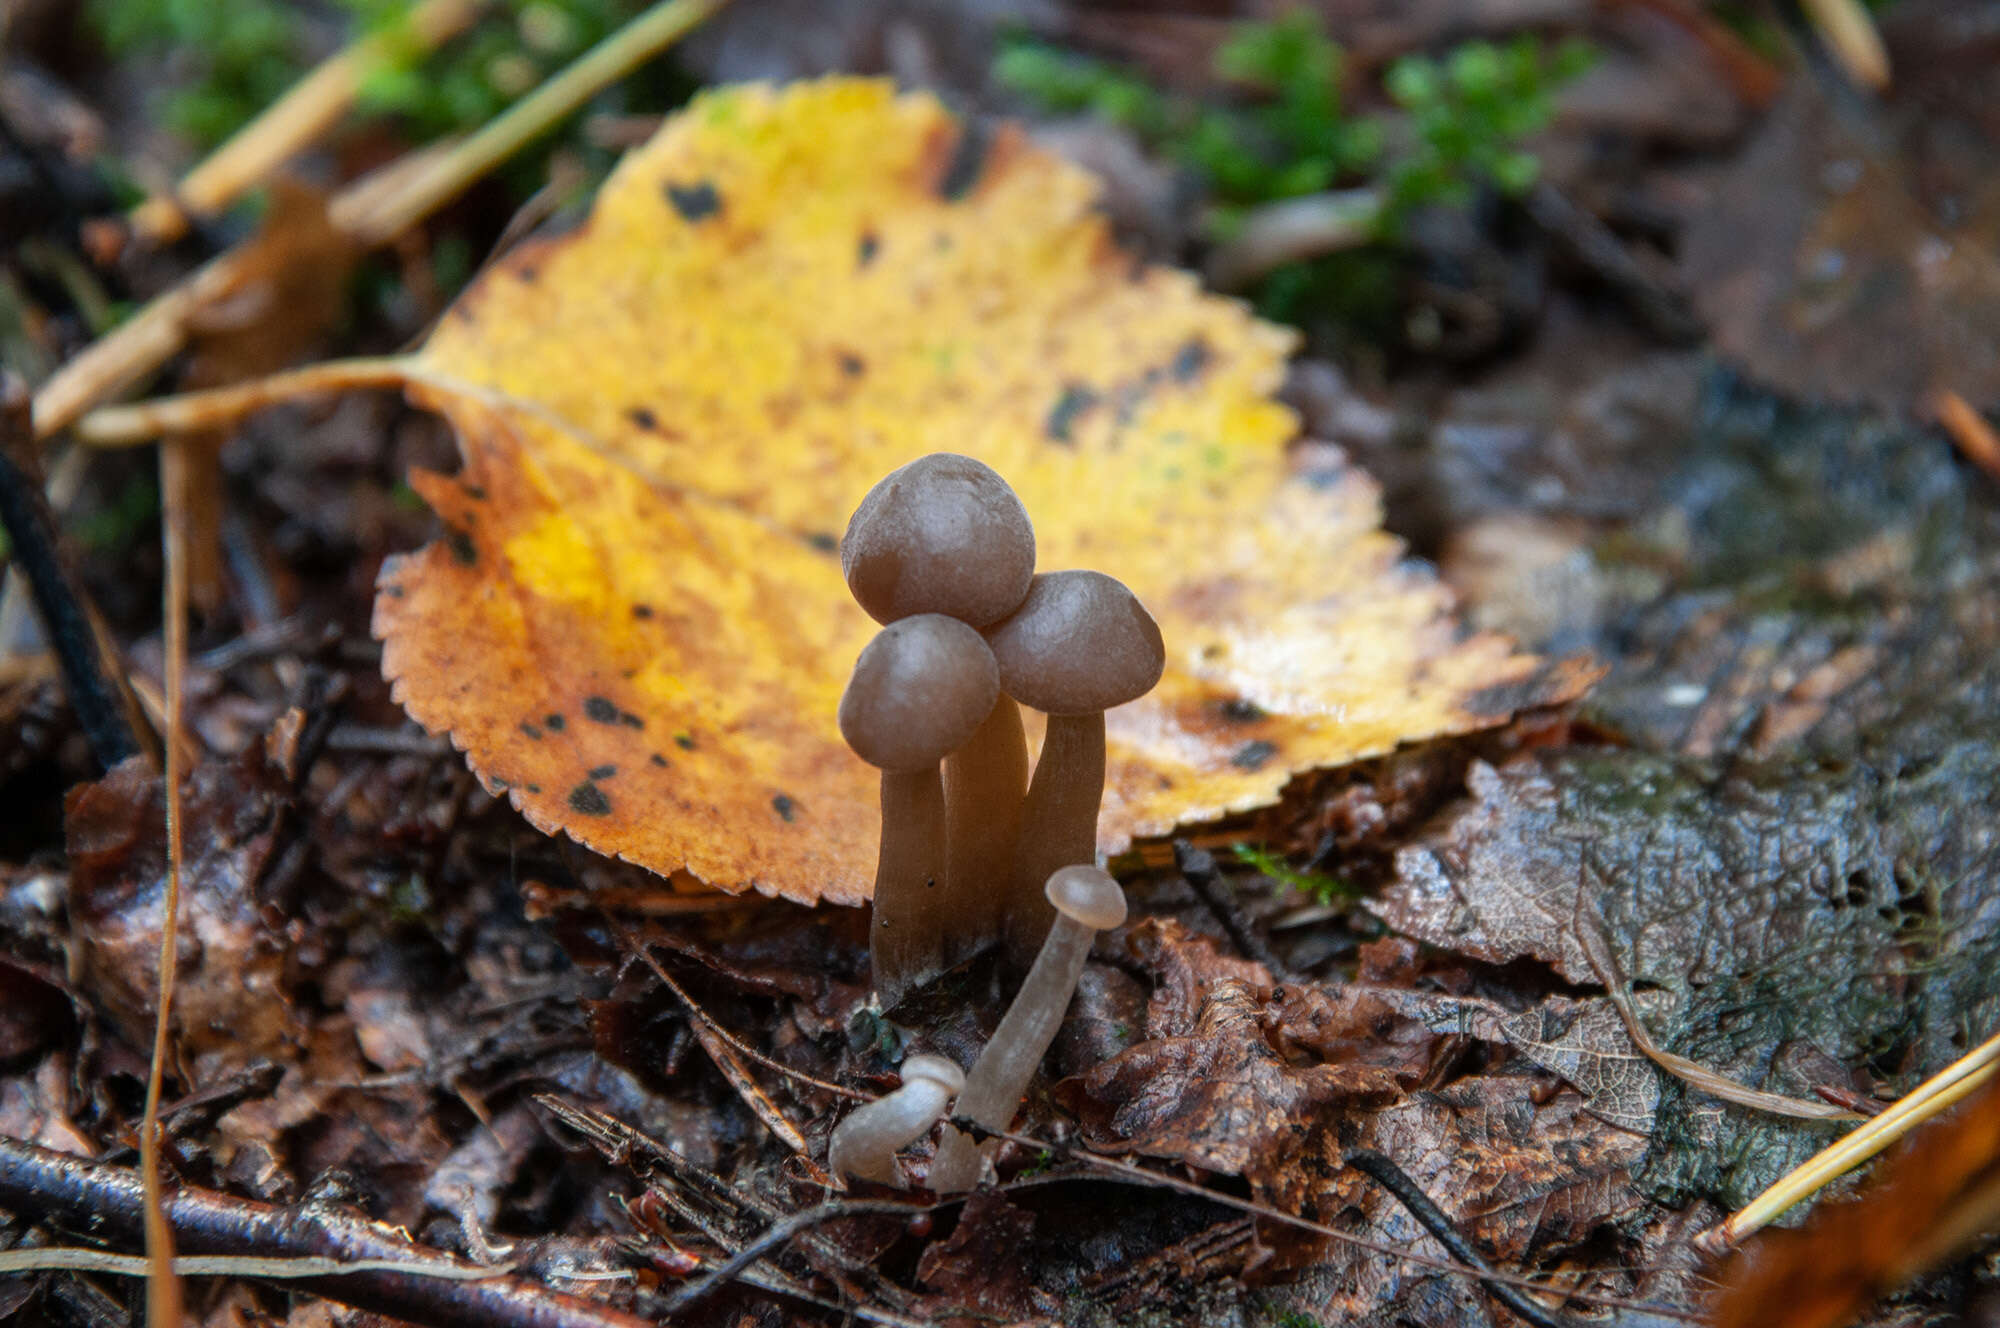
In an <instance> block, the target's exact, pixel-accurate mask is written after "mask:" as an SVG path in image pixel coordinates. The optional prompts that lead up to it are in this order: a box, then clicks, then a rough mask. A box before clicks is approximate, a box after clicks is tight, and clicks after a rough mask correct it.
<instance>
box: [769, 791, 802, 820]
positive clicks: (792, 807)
mask: <svg viewBox="0 0 2000 1328" xmlns="http://www.w3.org/2000/svg"><path fill="white" fill-rule="evenodd" d="M798 809H799V805H798V804H797V803H796V802H793V801H792V800H791V798H790V797H789V796H787V795H786V794H783V793H780V794H779V795H778V796H777V797H775V798H773V799H771V810H772V811H774V812H776V813H777V814H778V819H779V820H781V821H783V822H784V823H785V824H786V825H790V824H791V823H792V817H793V816H794V815H796V814H797V812H798Z"/></svg>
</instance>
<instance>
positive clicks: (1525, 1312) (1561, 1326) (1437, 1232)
mask: <svg viewBox="0 0 2000 1328" xmlns="http://www.w3.org/2000/svg"><path fill="white" fill-rule="evenodd" d="M1343 1160H1344V1161H1345V1162H1346V1163H1347V1165H1348V1166H1350V1167H1353V1168H1354V1169H1355V1170H1356V1171H1359V1172H1361V1173H1362V1174H1363V1175H1365V1176H1368V1177H1370V1178H1371V1179H1373V1180H1374V1181H1375V1183H1376V1184H1378V1185H1380V1186H1381V1187H1382V1188H1383V1189H1385V1190H1387V1191H1388V1192H1389V1193H1390V1194H1392V1195H1394V1196H1395V1198H1396V1201H1397V1202H1398V1203H1400V1204H1402V1205H1403V1207H1404V1208H1405V1209H1406V1210H1407V1211H1408V1212H1409V1214H1410V1216H1411V1217H1414V1218H1415V1219H1417V1224H1418V1225H1419V1226H1421V1227H1423V1229H1424V1230H1426V1231H1428V1232H1430V1233H1431V1236H1432V1238H1433V1239H1435V1240H1436V1241H1437V1243H1438V1244H1440V1245H1442V1246H1444V1248H1445V1251H1446V1252H1447V1253H1448V1254H1450V1255H1451V1257H1452V1258H1454V1259H1456V1260H1458V1261H1459V1262H1460V1263H1462V1264H1464V1265H1465V1266H1466V1267H1468V1268H1476V1269H1478V1270H1479V1277H1480V1280H1481V1281H1482V1282H1484V1283H1486V1290H1487V1292H1488V1294H1490V1295H1491V1296H1492V1297H1493V1299H1495V1300H1497V1301H1499V1302H1500V1303H1501V1304H1502V1305H1505V1306H1506V1307H1507V1308H1508V1309H1510V1310H1512V1311H1514V1313H1516V1314H1518V1315H1520V1316H1521V1317H1522V1318H1523V1319H1525V1320H1527V1321H1528V1322H1529V1323H1532V1324H1534V1325H1535V1328H1568V1325H1566V1324H1565V1323H1564V1322H1563V1320H1561V1319H1559V1318H1557V1317H1556V1316H1555V1315H1553V1314H1551V1313H1549V1312H1548V1310H1547V1309H1545V1308H1543V1307H1542V1306H1540V1305H1537V1304H1536V1303H1535V1302H1534V1301H1532V1300H1530V1299H1528V1297H1527V1295H1526V1293H1525V1292H1523V1291H1521V1290H1520V1288H1518V1287H1514V1286H1510V1285H1508V1283H1507V1282H1505V1281H1504V1280H1502V1279H1500V1278H1498V1277H1495V1276H1494V1269H1493V1265H1491V1264H1489V1263H1487V1262H1486V1256H1485V1255H1483V1254H1481V1253H1480V1252H1479V1251H1478V1250H1475V1249H1474V1248H1472V1242H1471V1241H1469V1240H1467V1239H1466V1238H1465V1237H1464V1236H1462V1235H1460V1234H1459V1230H1458V1228H1457V1227H1455V1226H1453V1225H1452V1224H1451V1219H1450V1218H1449V1217H1446V1216H1445V1215H1444V1211H1443V1210H1442V1209H1440V1208H1439V1207H1438V1206H1437V1205H1436V1204H1434V1203H1432V1202H1431V1197H1430V1196H1429V1195H1428V1194H1425V1193H1424V1191H1423V1187H1422V1186H1421V1185H1418V1184H1417V1182H1416V1181H1414V1180H1412V1179H1411V1178H1410V1174H1409V1173H1408V1172H1406V1171H1404V1170H1403V1169H1402V1168H1401V1167H1399V1166H1397V1165H1396V1164H1395V1163H1394V1162H1392V1161H1390V1160H1389V1158H1388V1157H1387V1155H1385V1154H1382V1153H1378V1152H1376V1151H1375V1150H1374V1149H1372V1148H1356V1149H1353V1150H1351V1151H1349V1152H1348V1153H1347V1155H1346V1157H1345V1158H1344V1159H1343Z"/></svg>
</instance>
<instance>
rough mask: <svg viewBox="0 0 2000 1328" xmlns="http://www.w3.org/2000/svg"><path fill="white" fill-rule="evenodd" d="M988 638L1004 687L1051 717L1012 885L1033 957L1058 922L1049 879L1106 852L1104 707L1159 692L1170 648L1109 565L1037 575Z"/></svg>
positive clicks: (1022, 934)
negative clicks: (1102, 832) (1100, 821)
mask: <svg viewBox="0 0 2000 1328" xmlns="http://www.w3.org/2000/svg"><path fill="white" fill-rule="evenodd" d="M986 639H987V641H988V643H989V644H991V645H992V647H993V657H994V659H995V660H996V661H997V662H998V663H999V666H1000V687H1001V690H1003V691H1004V692H1006V693H1007V695H1009V696H1011V697H1013V698H1014V699H1015V700H1017V701H1019V702H1020V703H1021V704H1022V705H1026V706H1033V707H1034V708H1035V709H1037V710H1040V711H1043V712H1045V713H1046V714H1047V715H1048V717H1049V726H1048V734H1047V737H1046V738H1045V739H1044V741H1043V743H1042V755H1041V759H1040V760H1039V761H1037V762H1036V764H1035V777H1034V781H1033V782H1032V783H1031V784H1030V785H1029V786H1028V797H1027V801H1026V802H1025V803H1024V804H1023V806H1022V809H1021V830H1020V835H1019V837H1018V839H1017V840H1016V842H1015V849H1014V867H1013V873H1012V876H1011V879H1010V882H1009V884H1008V887H1007V899H1008V920H1007V940H1008V948H1009V949H1010V950H1011V951H1012V952H1013V953H1014V955H1015V956H1016V958H1024V957H1025V956H1027V955H1029V954H1032V953H1034V949H1035V947H1036V946H1037V945H1039V944H1040V943H1041V940H1042V937H1043V935H1044V934H1046V933H1047V931H1048V927H1049V922H1050V916H1051V915H1050V913H1049V909H1048V906H1047V904H1046V903H1045V902H1044V901H1043V898H1042V883H1043V882H1044V881H1046V880H1048V879H1049V876H1050V873H1052V872H1054V871H1055V870H1056V869H1057V868H1058V867H1066V866H1070V865H1072V864H1075V863H1090V862H1094V861H1096V858H1097V812H1098V806H1099V804H1100V803H1101V802H1102V801H1103V800H1104V712H1105V711H1106V710H1109V709H1110V708H1111V707H1112V706H1116V705H1123V704H1124V703H1126V702H1127V701H1133V700H1137V699H1138V698H1139V697H1141V696H1144V695H1145V694H1146V693H1147V692H1149V691H1151V690H1152V688H1153V684H1154V683H1156V682H1158V681H1159V680H1160V674H1161V672H1162V671H1163V670H1164V669H1165V667H1166V658H1167V656H1166V647H1165V645H1164V643H1163V642H1162V641H1161V639H1160V627H1159V624H1158V623H1156V622H1154V621H1153V615H1152V614H1150V613H1148V612H1146V606H1145V605H1143V604H1141V603H1140V602H1139V600H1138V598H1137V597H1136V596H1134V595H1133V594H1132V592H1131V591H1130V590H1128V589H1126V587H1125V584H1124V583H1123V582H1121V581H1118V580H1115V579H1113V578H1112V577H1108V576H1105V575H1104V574H1103V573H1101V572H1048V573H1045V574H1043V575H1041V576H1038V577H1036V578H1035V580H1034V584H1033V585H1032V586H1030V587H1029V589H1028V597H1027V599H1026V600H1025V601H1023V603H1022V605H1021V607H1020V608H1018V609H1016V610H1015V611H1014V612H1013V614H1011V615H1010V616H1008V617H1007V618H1005V619H1003V620H1002V621H1000V622H998V623H995V624H994V625H993V626H992V627H989V628H988V629H987V631H986Z"/></svg>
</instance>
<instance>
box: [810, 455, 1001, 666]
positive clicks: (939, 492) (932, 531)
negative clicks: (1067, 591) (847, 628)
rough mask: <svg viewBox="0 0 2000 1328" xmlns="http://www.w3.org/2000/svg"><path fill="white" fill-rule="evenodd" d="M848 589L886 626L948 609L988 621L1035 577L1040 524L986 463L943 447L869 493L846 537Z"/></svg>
mask: <svg viewBox="0 0 2000 1328" xmlns="http://www.w3.org/2000/svg"><path fill="white" fill-rule="evenodd" d="M840 570H841V574H842V575H844V576H845V577H846V578H847V588H848V589H849V590H851V591H853V592H854V598H855V599H856V600H858V601H859V602H860V604H861V607H862V608H864V609H866V610H868V615H869V616H870V617H871V618H873V619H875V621H876V622H883V623H888V622H895V621H897V620H898V619H901V618H907V617H909V616H911V615H912V614H917V613H943V614H949V615H950V616H951V617H954V618H957V619H959V620H960V621H962V622H968V623H971V624H972V625H973V626H974V627H984V626H986V624H988V623H990V622H995V621H998V620H999V619H1001V618H1004V617H1006V616H1007V615H1008V614H1010V613H1012V612H1013V611H1014V610H1015V609H1016V608H1017V607H1019V605H1020V603H1021V599H1022V597H1023V596H1025V595H1026V594H1027V593H1028V582H1029V580H1030V579H1031V578H1033V576H1034V575H1035V528H1034V527H1033V526H1032V525H1030V524H1029V523H1028V509H1027V508H1025V507H1023V506H1021V500H1020V499H1019V498H1018V497H1016V496H1015V494H1014V491H1013V490H1012V489H1011V488H1009V487H1008V486H1007V481H1005V480H1003V479H1001V478H1000V475H999V473H998V472H997V471H995V470H994V469H993V468H992V467H991V466H989V465H987V464H986V463H985V462H983V461H975V460H973V459H972V458H971V457H968V456H959V455H958V454H957V453H955V452H933V453H931V454H930V455H929V456H923V457H918V458H917V459H916V460H915V461H912V462H911V463H910V464H909V465H907V466H904V467H902V468H901V469H898V470H892V471H890V472H889V473H888V475H886V476H884V477H883V479H882V482H881V483H879V484H877V485H876V486H875V487H874V488H872V489H870V490H869V491H868V496H867V497H866V498H863V499H862V500H861V506H859V507H857V508H855V509H854V516H853V518H852V519H851V520H849V521H848V523H847V534H846V535H844V536H842V537H841V541H840Z"/></svg>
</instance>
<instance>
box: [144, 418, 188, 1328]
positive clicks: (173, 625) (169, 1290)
mask: <svg viewBox="0 0 2000 1328" xmlns="http://www.w3.org/2000/svg"><path fill="white" fill-rule="evenodd" d="M190 461H191V457H190V455H189V452H188V449H187V447H186V446H185V445H183V444H180V443H169V444H168V445H167V446H166V447H163V448H161V449H160V542H161V544H162V546H163V548H164V553H165V561H166V571H167V578H166V579H167V584H166V591H165V593H166V600H167V602H166V606H165V612H164V615H163V616H164V618H165V620H166V629H165V634H166V655H167V661H166V688H167V698H166V699H167V717H166V723H165V724H164V725H163V727H164V729H165V730H166V746H167V756H166V775H165V780H166V788H165V795H166V805H167V885H166V892H165V896H164V898H163V899H162V901H161V904H160V957H159V961H158V964H157V972H158V974H159V997H158V1006H157V1008H156V1009H155V1011H154V1015H153V1057H152V1061H151V1063H150V1064H149V1065H148V1066H147V1069H146V1108H145V1112H144V1114H143V1115H142V1116H141V1117H140V1119H139V1180H140V1184H141V1186H142V1188H143V1190H144V1192H145V1199H146V1258H147V1261H148V1262H149V1263H151V1264H152V1270H151V1272H150V1273H149V1274H148V1275H147V1278H146V1322H147V1324H148V1326H149V1328H180V1324H181V1284H180V1279H179V1278H178V1277H177V1276H175V1274H174V1267H173V1263H174V1237H173V1230H172V1228H170V1227H169V1226H168V1225H167V1214H166V1208H165V1200H164V1197H163V1195H162V1189H161V1177H160V1143H161V1130H160V1092H161V1088H162V1087H163V1085H164V1083H165V1080H166V1073H167V1056H168V1055H169V1053H170V1051H171V1049H172V1042H171V1033H172V1029H173V1012H174V979H175V975H176V973H177V971H178V969H179V967H180V953H181V947H180V923H181V868H182V865H183V862H182V856H183V855H182V848H183V844H182V830H183V826H182V824H181V779H182V771H181V755H182V752H181V704H182V701H183V700H184V699H185V691H186V688H185V681H186V673H187V610H188V553H189V549H188V522H187V513H188V496H189V495H188V489H189V486H190V484H191V483H192V482H193V474H192V471H191V469H190Z"/></svg>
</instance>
